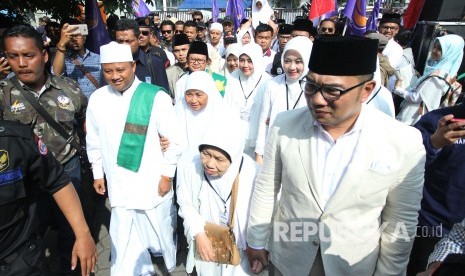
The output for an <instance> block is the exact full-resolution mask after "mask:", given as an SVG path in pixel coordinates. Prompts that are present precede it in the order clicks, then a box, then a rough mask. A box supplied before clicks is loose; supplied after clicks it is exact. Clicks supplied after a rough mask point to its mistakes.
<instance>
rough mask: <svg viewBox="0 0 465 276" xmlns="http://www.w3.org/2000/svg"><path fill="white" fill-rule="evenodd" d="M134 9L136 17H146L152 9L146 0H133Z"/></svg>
mask: <svg viewBox="0 0 465 276" xmlns="http://www.w3.org/2000/svg"><path fill="white" fill-rule="evenodd" d="M132 9H133V10H134V15H135V16H136V17H144V16H147V15H149V13H150V10H149V8H148V7H147V5H146V4H145V2H144V0H132Z"/></svg>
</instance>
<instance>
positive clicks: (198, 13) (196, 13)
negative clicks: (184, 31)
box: [192, 11, 203, 19]
mask: <svg viewBox="0 0 465 276" xmlns="http://www.w3.org/2000/svg"><path fill="white" fill-rule="evenodd" d="M196 15H200V17H202V19H203V13H202V12H201V11H194V12H193V13H192V18H194V16H196Z"/></svg>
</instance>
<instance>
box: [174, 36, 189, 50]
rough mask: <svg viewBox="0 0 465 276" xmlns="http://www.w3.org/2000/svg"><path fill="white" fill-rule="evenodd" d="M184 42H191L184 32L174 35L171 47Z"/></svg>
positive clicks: (184, 43)
mask: <svg viewBox="0 0 465 276" xmlns="http://www.w3.org/2000/svg"><path fill="white" fill-rule="evenodd" d="M186 44H191V42H190V40H189V38H188V37H187V35H186V34H185V33H182V34H177V35H174V37H173V47H175V46H179V45H186Z"/></svg>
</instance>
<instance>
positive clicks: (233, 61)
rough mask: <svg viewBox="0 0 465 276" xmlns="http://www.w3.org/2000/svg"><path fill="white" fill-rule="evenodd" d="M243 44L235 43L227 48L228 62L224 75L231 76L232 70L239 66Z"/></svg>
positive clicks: (226, 57)
mask: <svg viewBox="0 0 465 276" xmlns="http://www.w3.org/2000/svg"><path fill="white" fill-rule="evenodd" d="M240 50H241V45H240V44H239V43H233V44H230V45H229V46H228V48H226V55H225V56H224V57H225V59H226V62H225V63H224V67H223V70H222V71H223V75H224V76H225V77H226V78H229V76H230V75H231V73H232V72H234V71H235V70H236V69H238V68H239V52H240Z"/></svg>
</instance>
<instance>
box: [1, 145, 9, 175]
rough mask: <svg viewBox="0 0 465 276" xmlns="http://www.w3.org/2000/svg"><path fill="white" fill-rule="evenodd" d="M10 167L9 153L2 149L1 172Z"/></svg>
mask: <svg viewBox="0 0 465 276" xmlns="http://www.w3.org/2000/svg"><path fill="white" fill-rule="evenodd" d="M8 166H10V156H9V154H8V151H6V150H3V149H0V172H3V171H4V170H6V169H7V168H8Z"/></svg>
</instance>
